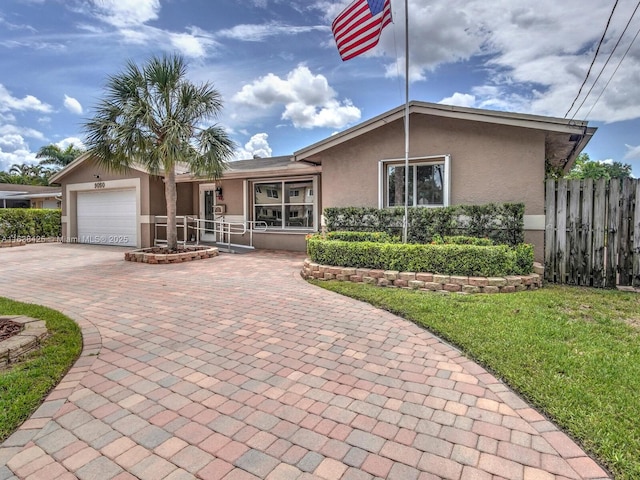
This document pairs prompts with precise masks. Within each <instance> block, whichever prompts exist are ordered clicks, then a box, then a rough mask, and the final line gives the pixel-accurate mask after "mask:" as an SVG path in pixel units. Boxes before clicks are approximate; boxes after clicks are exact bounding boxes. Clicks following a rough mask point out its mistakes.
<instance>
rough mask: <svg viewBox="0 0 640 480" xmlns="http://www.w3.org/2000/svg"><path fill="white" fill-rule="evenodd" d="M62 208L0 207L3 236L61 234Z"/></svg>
mask: <svg viewBox="0 0 640 480" xmlns="http://www.w3.org/2000/svg"><path fill="white" fill-rule="evenodd" d="M61 215H62V213H61V211H60V210H53V209H40V208H2V209H0V235H1V236H3V237H57V236H59V235H60V234H61V222H62V217H61Z"/></svg>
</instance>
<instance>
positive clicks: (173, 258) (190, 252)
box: [124, 246, 218, 265]
mask: <svg viewBox="0 0 640 480" xmlns="http://www.w3.org/2000/svg"><path fill="white" fill-rule="evenodd" d="M162 250H163V248H162V247H151V248H141V249H139V250H133V251H131V252H125V254H124V259H125V260H126V261H128V262H139V263H150V264H154V265H155V264H167V263H182V262H190V261H192V260H202V259H205V258H212V257H216V256H217V255H218V249H217V248H216V247H207V246H189V247H185V248H181V250H183V251H182V252H179V253H160V252H161V251H162Z"/></svg>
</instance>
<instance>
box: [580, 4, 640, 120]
mask: <svg viewBox="0 0 640 480" xmlns="http://www.w3.org/2000/svg"><path fill="white" fill-rule="evenodd" d="M638 8H640V2H638V3H637V4H636V8H635V9H634V10H633V13H632V14H631V17H629V21H628V22H627V24H626V25H625V27H624V30H623V31H622V33H621V34H620V36H619V37H618V41H617V42H616V44H615V46H614V47H613V50H611V52H610V53H609V57H607V61H606V62H604V65H603V66H602V68H601V69H600V73H598V76H597V77H596V79H595V80H594V81H593V83H592V84H591V88H590V89H589V91H588V92H587V94H586V95H585V96H584V98H583V99H582V102H581V103H580V105H578V108H576V111H575V112H574V113H573V115H572V116H571V120H573V119H574V118H575V117H576V115H577V114H578V112H579V111H580V109H581V108H582V106H583V105H584V103H585V102H586V101H587V98H589V95H591V92H592V91H593V89H594V87H595V86H596V84H597V83H598V80H600V77H601V76H602V74H603V73H604V70H605V68H607V65H608V64H609V61H610V60H611V59H612V58H613V54H614V53H615V52H616V49H617V48H618V46H619V45H620V42H621V41H622V38H623V37H624V34H625V33H627V29H628V28H629V25H630V24H631V21H632V20H633V17H635V15H636V12H637V11H638ZM607 84H608V82H607ZM600 95H602V93H600ZM598 98H599V97H598ZM592 108H593V107H592Z"/></svg>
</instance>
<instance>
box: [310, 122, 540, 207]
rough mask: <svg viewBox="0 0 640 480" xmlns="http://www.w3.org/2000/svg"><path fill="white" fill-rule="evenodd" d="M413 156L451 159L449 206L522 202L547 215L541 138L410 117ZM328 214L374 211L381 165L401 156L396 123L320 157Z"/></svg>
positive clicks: (536, 133) (399, 128)
mask: <svg viewBox="0 0 640 480" xmlns="http://www.w3.org/2000/svg"><path fill="white" fill-rule="evenodd" d="M410 125H411V132H412V133H411V141H410V151H409V156H410V157H412V158H414V157H422V156H432V155H447V154H448V155H450V156H451V179H450V182H451V192H450V203H451V204H452V205H455V204H482V203H489V202H524V203H525V205H526V214H528V215H541V214H543V213H544V184H543V180H544V155H545V153H544V133H543V132H541V131H537V130H531V129H524V128H518V127H511V126H504V125H491V124H487V123H476V122H470V121H466V120H457V119H447V118H434V117H427V116H423V115H419V116H416V115H412V116H411V124H410ZM321 155H322V156H321V161H322V176H323V182H322V185H323V186H322V196H323V200H324V203H323V207H324V208H326V207H346V206H358V207H377V206H378V198H379V197H378V190H379V188H380V187H379V173H378V162H379V161H380V160H389V159H401V158H403V157H404V136H403V124H402V122H401V121H395V122H392V123H390V124H388V125H385V126H383V127H380V128H378V129H376V130H375V131H372V132H369V133H366V134H363V135H361V136H359V137H356V138H354V139H352V140H351V141H349V142H345V143H343V144H341V145H338V146H336V147H334V148H331V149H328V150H326V151H324V152H322V154H321Z"/></svg>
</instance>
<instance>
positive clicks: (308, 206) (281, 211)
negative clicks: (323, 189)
mask: <svg viewBox="0 0 640 480" xmlns="http://www.w3.org/2000/svg"><path fill="white" fill-rule="evenodd" d="M314 205H315V200H314V195H313V180H312V179H304V180H279V181H269V182H254V183H253V211H254V215H253V219H254V220H255V221H258V222H265V223H266V224H267V226H268V227H272V228H282V229H287V228H288V229H296V228H301V229H315V226H316V225H315V214H314V211H315V207H314Z"/></svg>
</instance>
